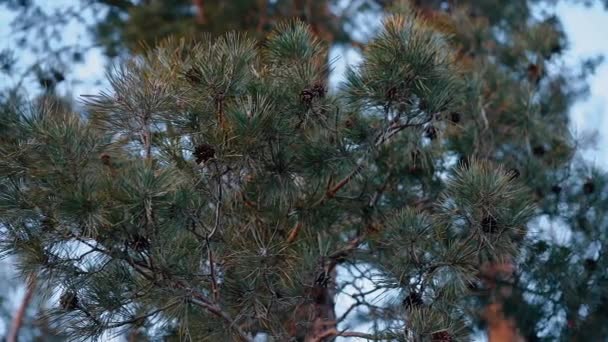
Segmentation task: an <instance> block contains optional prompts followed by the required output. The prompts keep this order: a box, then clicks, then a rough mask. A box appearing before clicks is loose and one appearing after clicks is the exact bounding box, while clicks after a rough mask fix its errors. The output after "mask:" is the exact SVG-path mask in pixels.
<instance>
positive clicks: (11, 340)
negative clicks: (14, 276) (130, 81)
mask: <svg viewBox="0 0 608 342" xmlns="http://www.w3.org/2000/svg"><path fill="white" fill-rule="evenodd" d="M35 290H36V277H35V276H34V275H31V276H30V277H28V281H27V287H26V290H25V295H24V296H23V300H22V301H21V305H20V306H19V308H18V309H17V312H15V316H14V317H13V321H12V323H11V329H10V331H9V333H8V336H7V337H6V342H17V338H18V337H19V330H21V326H22V325H23V319H24V317H25V311H26V310H27V308H28V306H29V305H30V302H31V301H32V297H34V291H35Z"/></svg>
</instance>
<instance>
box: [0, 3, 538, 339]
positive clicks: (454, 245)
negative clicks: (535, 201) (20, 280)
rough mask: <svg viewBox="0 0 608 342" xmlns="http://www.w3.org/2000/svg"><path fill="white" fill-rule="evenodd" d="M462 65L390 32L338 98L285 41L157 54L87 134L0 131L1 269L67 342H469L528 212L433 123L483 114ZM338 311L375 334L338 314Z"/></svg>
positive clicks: (426, 37) (57, 112)
mask: <svg viewBox="0 0 608 342" xmlns="http://www.w3.org/2000/svg"><path fill="white" fill-rule="evenodd" d="M451 51H453V49H452V47H451V46H450V45H449V44H448V41H447V40H446V38H445V37H444V36H442V35H441V34H439V33H437V30H435V29H434V28H433V27H432V26H431V25H430V24H429V23H427V22H425V21H424V20H422V19H421V18H419V17H417V16H416V15H413V14H411V15H403V16H401V15H397V16H393V17H390V18H388V19H386V21H385V24H384V29H383V30H382V32H381V33H380V34H379V35H378V36H377V37H376V38H375V39H374V40H373V41H372V42H371V43H370V44H369V46H368V47H367V48H366V50H365V51H364V54H363V62H362V63H361V65H359V66H357V67H356V68H353V69H352V70H350V71H349V72H348V75H347V79H346V81H345V83H344V84H343V85H342V87H341V89H340V90H339V91H336V92H330V91H328V89H327V84H326V75H327V72H328V70H327V65H326V60H327V52H326V49H325V47H324V46H323V44H321V42H320V41H319V40H317V39H316V38H315V37H314V36H313V35H312V34H311V33H310V32H309V30H308V28H307V27H306V26H305V25H304V24H301V23H299V22H289V23H285V24H283V25H282V26H279V27H278V28H277V30H276V31H275V32H274V34H272V35H271V36H270V37H269V38H268V40H267V41H265V42H264V43H263V44H259V43H256V42H255V41H253V40H251V39H249V38H247V37H246V36H243V35H239V34H236V33H230V34H226V35H224V36H222V37H220V38H217V39H214V38H211V37H210V36H206V37H203V38H201V39H198V40H197V41H196V42H192V41H187V40H168V41H165V42H164V43H162V44H160V45H159V46H157V47H155V48H153V49H150V50H149V51H148V52H147V53H146V54H145V55H143V56H140V57H137V58H134V59H132V60H130V61H127V62H125V63H123V64H121V65H120V66H118V67H116V68H115V69H114V70H113V71H112V72H111V73H110V75H109V81H110V85H111V89H110V90H109V91H108V92H106V93H102V94H100V95H97V96H90V97H87V98H86V101H85V102H86V108H87V115H86V117H82V116H80V115H78V114H75V113H72V112H69V111H66V110H64V109H63V108H61V107H58V106H53V105H49V104H44V103H43V104H42V105H40V106H34V107H32V108H18V109H17V110H11V111H7V112H6V113H3V116H2V127H0V128H2V130H3V131H8V132H11V134H10V135H5V136H3V137H2V138H1V139H2V140H0V141H1V145H0V177H1V178H0V220H1V221H0V223H1V225H2V240H1V243H2V252H3V254H4V255H9V254H14V255H15V257H16V260H17V261H18V263H17V267H18V268H19V270H20V271H21V272H22V273H23V274H24V275H28V276H31V275H35V276H36V277H37V278H38V279H39V283H40V284H41V285H40V286H41V287H42V288H43V289H44V290H46V292H45V293H46V294H47V295H48V298H50V299H51V300H53V301H55V302H56V306H55V307H54V308H53V309H52V310H50V312H48V313H47V315H48V318H49V319H50V320H51V324H52V325H53V326H54V327H55V328H57V329H59V330H60V331H62V332H63V333H64V334H66V335H67V336H68V337H69V338H70V339H74V340H83V339H87V338H97V339H100V338H102V336H103V335H104V334H108V333H109V334H118V333H121V332H123V331H125V330H127V329H139V330H141V331H142V332H144V333H145V334H147V335H149V337H150V338H164V339H167V340H171V339H176V340H180V339H191V340H195V341H198V340H210V341H229V340H252V339H253V338H254V336H267V337H268V338H269V339H270V340H275V341H285V340H294V341H301V340H304V341H324V340H328V339H330V338H333V337H336V336H345V337H349V336H350V337H362V338H367V339H370V340H374V339H376V340H378V339H380V340H381V339H385V340H397V341H420V340H424V341H450V340H460V339H466V336H467V335H468V334H469V333H470V332H471V329H472V324H471V322H473V321H474V320H475V319H476V318H475V317H477V315H478V313H477V312H476V311H475V310H476V309H475V308H476V306H475V305H473V304H472V300H471V297H473V295H474V294H475V287H476V286H478V284H479V283H480V282H482V281H483V279H480V274H479V272H478V271H479V270H480V269H482V268H483V267H487V266H488V265H493V264H494V265H495V264H501V263H503V262H510V261H511V260H513V259H514V258H518V257H519V254H518V251H519V248H520V247H521V243H522V240H523V238H524V236H525V233H526V224H527V222H528V221H529V219H530V218H531V217H532V214H533V210H532V205H531V204H530V203H531V202H530V198H531V195H530V194H529V193H528V191H527V190H526V189H525V188H524V187H523V185H521V184H520V183H519V181H520V180H519V179H518V178H517V177H515V174H514V172H513V171H508V170H505V169H503V168H502V167H501V166H500V165H496V164H492V162H490V161H484V160H476V159H464V160H463V161H462V162H460V163H458V165H456V167H454V166H453V163H452V164H450V163H446V162H445V160H444V156H443V155H441V153H442V151H443V148H444V146H442V143H441V141H442V140H441V139H439V138H440V137H441V135H442V134H443V132H442V127H444V125H443V123H442V122H441V121H440V119H441V118H442V117H445V116H446V115H451V116H452V117H453V116H454V114H453V113H454V112H456V111H461V110H462V109H463V108H465V109H466V108H467V106H469V105H472V104H474V103H476V102H473V101H472V99H474V98H475V96H479V91H476V89H475V86H476V84H475V83H474V82H473V81H474V80H473V79H472V78H471V77H469V75H466V74H465V73H463V72H462V71H461V70H460V69H459V65H458V63H456V58H455V56H454V55H453V54H452V52H451ZM505 82H506V81H505ZM470 112H471V113H473V112H474V110H471V111H470ZM465 115H466V114H465ZM421 175H424V177H420V176H421ZM420 179H422V180H423V181H420ZM439 185H440V186H439ZM437 189H439V190H437ZM433 191H436V193H434V194H433ZM429 192H430V193H431V194H430V195H429ZM339 274H342V276H339ZM363 281H365V282H366V283H367V284H369V285H368V286H367V287H362V286H361V282H363ZM347 294H348V295H350V297H351V298H353V299H354V304H353V306H352V308H351V309H349V310H347V313H350V312H352V311H351V310H352V309H356V308H358V307H363V308H366V310H365V311H363V312H365V315H364V316H360V315H359V316H357V317H352V316H353V315H350V316H349V315H344V316H342V317H337V316H336V313H335V307H336V302H335V301H336V298H337V297H336V296H342V295H347ZM379 297H382V298H384V300H378V298H379ZM346 321H349V322H351V323H352V322H353V321H354V322H357V321H361V322H365V323H372V329H371V330H370V331H369V332H366V333H363V332H358V330H354V329H346V330H343V329H342V327H343V326H342V325H340V326H338V324H339V323H342V322H346Z"/></svg>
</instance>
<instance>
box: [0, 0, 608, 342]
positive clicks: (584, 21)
mask: <svg viewBox="0 0 608 342" xmlns="http://www.w3.org/2000/svg"><path fill="white" fill-rule="evenodd" d="M46 1H48V3H49V4H52V5H49V6H61V5H62V4H66V3H73V2H74V1H75V0H52V2H51V0H46ZM504 1H508V0H504ZM546 10H547V11H548V12H550V13H555V14H556V15H557V16H558V17H560V19H561V20H562V23H563V25H564V28H565V30H566V32H567V35H568V37H569V47H568V50H567V53H566V55H565V58H564V63H565V64H566V65H574V64H576V63H577V62H578V61H580V60H581V59H583V58H588V57H593V56H597V55H602V54H603V55H605V56H606V57H607V59H606V61H605V62H604V63H603V64H602V65H600V67H599V68H598V69H597V70H596V73H595V75H594V76H592V77H590V79H589V86H590V94H589V96H588V97H587V98H586V99H584V100H582V101H579V102H578V103H577V104H575V105H574V106H573V107H572V108H571V113H570V115H571V119H572V123H571V128H572V131H573V133H574V134H575V135H576V136H579V135H581V134H585V133H591V132H593V131H597V133H598V140H597V145H596V146H595V147H594V148H588V149H585V150H584V151H582V155H583V156H584V158H585V159H587V160H589V161H591V162H592V163H594V164H596V166H598V167H600V168H603V169H604V170H608V11H605V10H604V9H603V8H602V6H601V5H599V4H597V5H595V6H591V7H584V6H582V5H572V4H564V3H563V2H561V3H560V4H559V5H558V6H556V7H552V8H547V9H546ZM11 20H12V15H11V13H9V12H7V11H6V10H4V8H3V7H1V6H0V51H1V50H2V49H4V48H6V47H12V48H14V45H12V44H14V42H12V41H11V39H10V38H11V33H10V27H9V23H10V21H11ZM62 38H63V39H64V40H67V41H68V42H77V41H80V42H82V41H83V40H84V41H86V40H87V34H86V32H85V31H84V30H83V28H82V27H81V26H79V25H69V26H68V27H66V29H65V30H64V31H63V32H62ZM18 57H19V59H20V63H23V64H24V65H28V64H31V63H32V62H34V61H35V58H34V57H33V56H32V55H28V54H24V55H22V56H18ZM331 57H332V58H337V59H336V62H335V64H334V67H335V71H334V76H335V77H333V79H332V83H334V84H336V83H338V82H339V81H340V79H341V76H340V75H341V74H342V73H343V72H344V70H345V67H346V65H347V64H353V63H356V62H357V61H358V60H359V57H358V56H357V55H356V54H355V53H353V52H352V51H346V50H341V49H335V50H333V51H332V56H331ZM105 71H106V61H105V59H104V57H103V54H102V52H101V51H100V50H99V49H92V50H90V51H89V52H88V53H87V54H86V55H85V63H83V64H80V65H77V66H76V67H75V68H74V69H73V70H72V71H71V74H70V75H69V76H68V79H67V82H64V84H62V86H61V88H60V89H59V90H60V91H61V92H63V93H65V94H71V95H72V96H74V97H76V98H78V97H79V96H80V95H86V94H95V93H97V92H98V91H100V90H102V89H103V88H104V87H105V86H106V84H105V83H104V82H103V81H100V80H103V78H104V74H105ZM13 81H14V80H11V79H7V78H6V77H4V78H3V77H2V76H0V86H2V85H3V84H2V83H3V82H8V83H7V84H9V83H12V82H13ZM35 92H36V89H31V94H35ZM2 269H4V268H2ZM2 279H5V278H4V277H3V276H2V277H0V281H1V280H2ZM1 287H3V286H2V284H0V288H1ZM12 291H13V292H14V295H13V296H12V297H13V298H15V299H18V300H19V298H21V296H22V295H23V291H22V290H21V289H19V288H16V289H13V290H12ZM18 300H17V301H15V303H13V304H14V305H16V303H17V302H18ZM8 305H10V303H9V304H8ZM338 311H340V308H338ZM338 315H340V312H338ZM1 323H2V322H0V334H3V333H4V331H3V329H4V327H3V324H1ZM478 340H480V341H482V340H483V337H479V339H478Z"/></svg>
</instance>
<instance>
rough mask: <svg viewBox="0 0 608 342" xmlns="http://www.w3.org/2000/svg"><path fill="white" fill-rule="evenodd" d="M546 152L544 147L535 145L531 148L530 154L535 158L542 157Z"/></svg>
mask: <svg viewBox="0 0 608 342" xmlns="http://www.w3.org/2000/svg"><path fill="white" fill-rule="evenodd" d="M546 152H547V151H546V150H545V147H544V146H542V145H537V146H534V147H533V148H532V153H533V154H534V155H535V156H537V157H542V156H544V155H545V153H546Z"/></svg>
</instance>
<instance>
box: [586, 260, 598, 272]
mask: <svg viewBox="0 0 608 342" xmlns="http://www.w3.org/2000/svg"><path fill="white" fill-rule="evenodd" d="M585 269H586V270H587V271H589V272H593V271H595V270H596V269H597V261H596V260H594V259H590V258H588V259H585Z"/></svg>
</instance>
